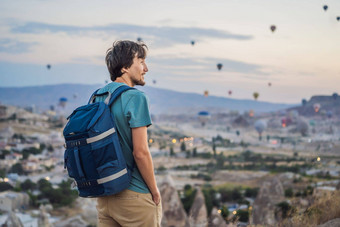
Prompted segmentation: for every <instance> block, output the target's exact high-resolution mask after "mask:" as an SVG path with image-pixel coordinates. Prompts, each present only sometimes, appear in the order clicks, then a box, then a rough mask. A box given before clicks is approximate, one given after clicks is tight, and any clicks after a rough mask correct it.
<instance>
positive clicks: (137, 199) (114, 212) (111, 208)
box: [97, 190, 162, 227]
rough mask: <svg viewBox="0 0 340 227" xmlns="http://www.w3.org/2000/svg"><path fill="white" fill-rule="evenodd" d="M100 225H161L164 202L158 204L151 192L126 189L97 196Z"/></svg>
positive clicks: (129, 226)
mask: <svg viewBox="0 0 340 227" xmlns="http://www.w3.org/2000/svg"><path fill="white" fill-rule="evenodd" d="M97 211H98V227H109V226H110V227H115V226H124V227H125V226H126V227H139V226H145V227H159V226H160V225H161V219H162V204H161V203H159V204H158V205H157V206H156V204H155V203H154V201H153V200H152V196H151V194H150V193H147V194H145V193H138V192H134V191H131V190H124V191H122V192H120V193H118V194H116V195H110V196H104V197H99V198H97Z"/></svg>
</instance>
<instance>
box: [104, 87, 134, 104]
mask: <svg viewBox="0 0 340 227" xmlns="http://www.w3.org/2000/svg"><path fill="white" fill-rule="evenodd" d="M130 89H135V88H133V87H129V86H127V85H122V86H120V87H118V88H117V89H116V90H115V91H114V92H113V93H112V95H111V97H110V101H109V103H108V106H111V105H112V104H113V102H114V101H115V100H116V99H117V98H118V97H119V96H120V95H121V94H122V93H123V92H124V91H127V90H130Z"/></svg>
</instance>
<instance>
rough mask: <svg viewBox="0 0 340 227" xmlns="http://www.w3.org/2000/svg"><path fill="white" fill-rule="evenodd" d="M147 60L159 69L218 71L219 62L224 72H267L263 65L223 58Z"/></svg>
mask: <svg viewBox="0 0 340 227" xmlns="http://www.w3.org/2000/svg"><path fill="white" fill-rule="evenodd" d="M147 62H149V63H151V64H152V65H154V66H156V67H157V68H158V69H159V70H164V69H167V68H169V67H171V68H172V69H173V70H176V69H178V70H179V71H181V72H184V71H192V70H193V68H196V69H199V71H200V72H202V71H203V72H217V71H218V70H217V66H216V65H217V63H222V64H223V67H222V69H221V71H222V72H223V71H226V72H237V73H244V74H256V75H266V74H267V73H265V72H263V71H262V69H263V67H262V66H261V65H255V64H250V63H246V62H241V61H235V60H230V59H223V58H222V59H221V58H189V57H188V58H183V57H182V58H179V57H175V56H164V57H159V56H157V57H148V59H147Z"/></svg>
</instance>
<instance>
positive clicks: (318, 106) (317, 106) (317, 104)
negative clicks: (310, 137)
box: [313, 103, 321, 113]
mask: <svg viewBox="0 0 340 227" xmlns="http://www.w3.org/2000/svg"><path fill="white" fill-rule="evenodd" d="M320 107H321V105H320V103H315V104H314V105H313V108H314V111H315V113H317V112H319V110H320Z"/></svg>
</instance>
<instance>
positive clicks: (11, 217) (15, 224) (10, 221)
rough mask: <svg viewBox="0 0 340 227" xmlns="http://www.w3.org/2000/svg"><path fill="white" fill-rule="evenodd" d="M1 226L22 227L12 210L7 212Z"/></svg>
mask: <svg viewBox="0 0 340 227" xmlns="http://www.w3.org/2000/svg"><path fill="white" fill-rule="evenodd" d="M2 226H6V227H24V226H23V224H22V223H21V221H20V219H19V218H18V217H17V216H16V215H15V213H14V212H9V213H8V216H7V220H6V221H5V224H3V225H2Z"/></svg>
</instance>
